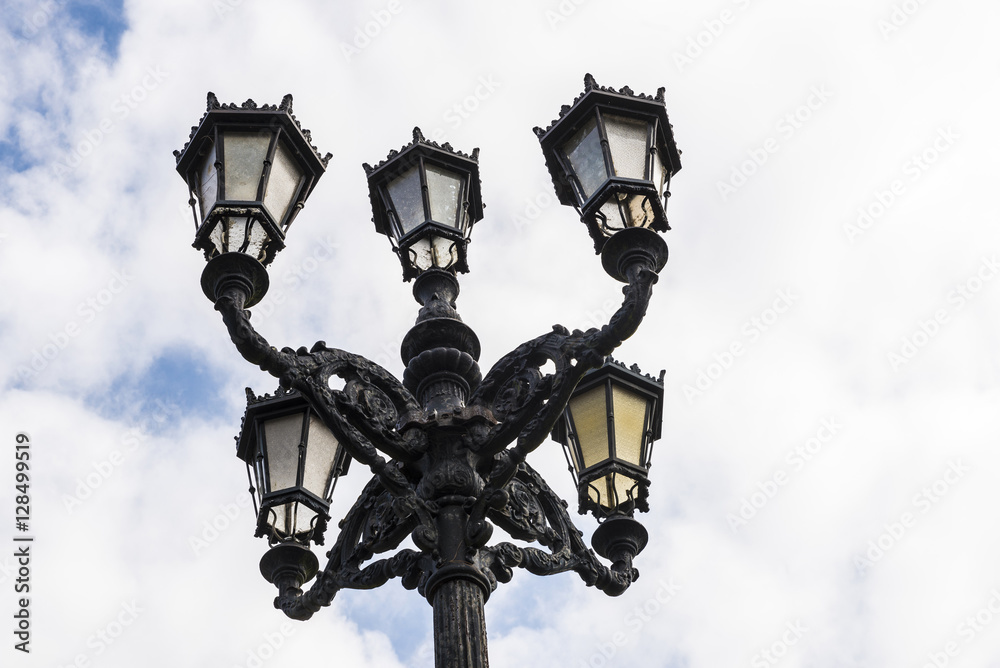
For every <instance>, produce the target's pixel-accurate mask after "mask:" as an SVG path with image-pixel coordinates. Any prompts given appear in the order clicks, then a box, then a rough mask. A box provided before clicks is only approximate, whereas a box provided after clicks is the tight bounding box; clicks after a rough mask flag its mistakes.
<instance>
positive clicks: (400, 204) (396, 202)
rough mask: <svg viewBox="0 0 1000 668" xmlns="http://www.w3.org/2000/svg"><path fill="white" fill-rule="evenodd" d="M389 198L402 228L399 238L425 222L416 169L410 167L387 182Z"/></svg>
mask: <svg viewBox="0 0 1000 668" xmlns="http://www.w3.org/2000/svg"><path fill="white" fill-rule="evenodd" d="M389 198H390V199H391V200H392V208H393V209H394V210H395V211H396V216H397V217H398V218H399V224H400V226H401V227H402V228H403V229H402V234H401V235H400V236H402V235H405V234H406V233H407V232H409V231H410V230H412V229H413V228H415V227H416V226H417V225H419V224H421V223H423V222H424V221H425V220H427V219H426V217H425V216H424V198H423V194H422V193H421V190H420V171H419V169H418V168H417V167H410V168H409V169H408V170H406V171H405V172H403V173H402V174H401V175H400V176H397V177H396V178H395V179H393V180H392V181H390V182H389Z"/></svg>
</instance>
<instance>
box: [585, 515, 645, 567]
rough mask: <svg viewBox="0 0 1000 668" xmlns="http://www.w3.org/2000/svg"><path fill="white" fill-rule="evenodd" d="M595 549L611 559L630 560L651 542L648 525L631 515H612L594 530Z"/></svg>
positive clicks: (593, 541)
mask: <svg viewBox="0 0 1000 668" xmlns="http://www.w3.org/2000/svg"><path fill="white" fill-rule="evenodd" d="M590 542H591V544H592V545H593V546H594V551H595V552H597V554H599V555H601V556H602V557H604V558H605V559H610V560H611V561H626V560H627V561H629V562H631V560H632V559H634V558H635V556H636V555H637V554H639V553H640V552H642V549H643V548H644V547H646V543H648V542H649V533H648V532H647V531H646V527H644V526H642V524H640V523H639V522H638V521H636V520H634V519H632V518H631V517H624V516H618V517H610V518H608V519H607V520H605V521H604V523H602V524H601V525H600V526H599V527H597V529H596V530H595V531H594V535H593V537H592V538H591V541H590Z"/></svg>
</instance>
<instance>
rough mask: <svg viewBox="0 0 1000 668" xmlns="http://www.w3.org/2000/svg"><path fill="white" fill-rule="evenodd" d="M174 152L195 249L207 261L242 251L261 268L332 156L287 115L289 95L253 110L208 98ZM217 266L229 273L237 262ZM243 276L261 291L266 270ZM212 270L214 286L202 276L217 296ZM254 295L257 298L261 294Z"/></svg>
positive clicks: (241, 261) (282, 240)
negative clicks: (205, 108) (189, 211)
mask: <svg viewBox="0 0 1000 668" xmlns="http://www.w3.org/2000/svg"><path fill="white" fill-rule="evenodd" d="M174 155H175V156H176V158H177V171H178V172H179V173H180V175H181V176H182V177H183V178H184V180H185V181H186V182H187V184H188V189H189V192H190V203H191V207H192V209H193V212H194V219H195V229H196V232H195V240H194V244H193V245H194V247H195V248H198V249H200V250H202V251H204V253H205V259H206V260H209V261H211V260H213V259H215V258H217V257H220V256H225V255H227V254H230V253H239V254H241V255H246V256H247V257H248V258H250V259H252V260H254V261H255V263H259V264H260V265H261V266H267V265H268V264H269V263H270V262H271V261H272V260H273V259H274V256H275V254H276V253H277V252H278V251H279V250H281V249H282V248H284V245H285V233H286V231H287V230H288V227H289V226H290V225H291V224H292V221H293V220H294V219H295V216H296V214H297V213H298V211H299V209H301V208H302V206H303V204H304V203H305V201H306V198H307V197H308V196H309V193H310V192H312V189H313V187H314V186H315V185H316V181H317V179H319V177H320V176H321V175H322V174H323V172H324V171H325V170H326V164H327V162H328V161H329V159H330V155H329V154H327V155H326V156H325V157H320V155H319V153H317V151H316V149H315V148H314V147H313V146H312V143H311V136H310V134H309V131H308V130H303V129H302V127H301V126H300V125H299V123H298V121H297V120H296V119H295V117H294V116H293V115H292V96H291V95H286V96H285V97H284V99H282V101H281V104H280V105H278V106H274V105H263V106H261V107H258V106H257V104H256V103H255V102H254V101H253V100H247V101H246V102H244V103H243V104H242V105H240V106H237V105H235V104H219V100H218V99H217V98H216V97H215V95H214V94H213V93H209V94H208V111H207V112H206V113H205V115H204V116H203V117H202V119H201V122H200V124H199V125H198V126H197V127H195V128H192V131H191V138H190V140H189V141H188V143H187V145H186V146H185V147H184V149H183V150H182V151H175V152H174ZM217 264H220V265H225V266H226V267H227V268H230V269H231V267H232V266H233V265H234V262H233V261H224V262H220V263H217ZM235 266H238V267H240V268H245V267H246V266H248V263H247V262H246V261H245V260H244V259H242V258H241V259H237V260H236V261H235ZM251 266H252V265H251ZM245 272H249V273H252V274H254V276H253V279H254V281H255V282H257V283H259V282H261V281H263V282H264V283H265V286H264V290H266V274H264V272H262V271H259V270H258V269H257V268H256V267H253V268H252V269H246V270H245ZM214 273H215V274H216V275H213V276H212V278H214V279H216V281H213V282H212V283H213V284H212V285H205V279H204V277H203V287H204V288H205V289H206V293H208V292H209V291H210V290H211V291H212V292H214V288H215V287H216V285H215V282H217V280H218V278H219V276H218V275H217V274H218V273H219V271H218V267H216V268H215V272H214ZM261 274H263V277H262V278H261V276H260V275H261ZM255 287H257V288H259V286H255ZM258 292H259V290H258ZM208 296H209V298H210V299H213V300H214V299H215V297H216V295H215V294H209V295H208ZM252 297H254V298H256V301H259V299H260V298H262V297H263V294H262V293H261V294H257V293H255V294H254V295H252ZM256 301H255V300H254V299H251V300H250V302H248V303H247V304H246V306H251V305H252V304H253V303H256Z"/></svg>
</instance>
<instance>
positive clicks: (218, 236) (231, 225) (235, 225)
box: [209, 216, 268, 260]
mask: <svg viewBox="0 0 1000 668" xmlns="http://www.w3.org/2000/svg"><path fill="white" fill-rule="evenodd" d="M209 238H210V239H211V241H212V243H213V244H215V246H216V248H217V249H218V252H220V253H227V252H229V253H246V254H247V255H249V256H251V257H254V258H256V259H258V260H263V259H264V244H265V243H267V240H268V236H267V232H266V231H265V230H264V227H263V225H261V224H260V221H258V220H257V219H256V218H252V217H248V216H229V217H226V218H222V219H220V220H219V222H218V223H217V224H216V226H215V228H213V229H212V234H211V235H210V236H209Z"/></svg>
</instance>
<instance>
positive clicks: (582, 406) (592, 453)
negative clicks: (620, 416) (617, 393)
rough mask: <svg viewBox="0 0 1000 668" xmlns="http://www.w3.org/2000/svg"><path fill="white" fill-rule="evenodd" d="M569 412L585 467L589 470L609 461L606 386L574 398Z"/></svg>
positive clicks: (600, 386) (570, 403)
mask: <svg viewBox="0 0 1000 668" xmlns="http://www.w3.org/2000/svg"><path fill="white" fill-rule="evenodd" d="M569 411H570V415H571V416H572V417H573V426H575V427H576V438H577V440H578V441H579V443H580V451H581V454H582V455H583V467H584V468H585V469H588V468H590V467H591V466H593V465H595V464H599V463H601V462H603V461H605V460H606V459H608V452H609V446H608V407H607V401H606V394H605V388H604V384H603V383H602V384H601V385H598V386H597V387H595V388H593V389H590V390H587V391H586V392H583V393H582V394H579V395H577V396H575V397H573V398H572V399H571V400H570V402H569Z"/></svg>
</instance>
